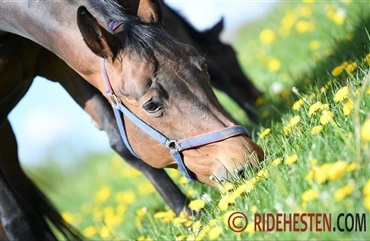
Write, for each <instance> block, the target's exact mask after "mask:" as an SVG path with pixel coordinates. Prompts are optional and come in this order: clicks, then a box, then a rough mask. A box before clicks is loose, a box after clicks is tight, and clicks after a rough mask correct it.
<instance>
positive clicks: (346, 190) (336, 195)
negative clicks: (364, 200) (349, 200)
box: [334, 184, 354, 201]
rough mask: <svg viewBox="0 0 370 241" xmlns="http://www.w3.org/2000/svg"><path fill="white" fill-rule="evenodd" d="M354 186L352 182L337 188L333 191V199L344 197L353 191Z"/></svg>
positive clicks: (337, 199)
mask: <svg viewBox="0 0 370 241" xmlns="http://www.w3.org/2000/svg"><path fill="white" fill-rule="evenodd" d="M353 189H354V186H353V185H352V184H348V185H346V186H344V187H341V188H339V189H338V190H337V191H336V192H335V193H334V199H335V200H336V201H340V200H343V199H344V198H345V197H347V196H348V195H350V194H351V193H352V192H353Z"/></svg>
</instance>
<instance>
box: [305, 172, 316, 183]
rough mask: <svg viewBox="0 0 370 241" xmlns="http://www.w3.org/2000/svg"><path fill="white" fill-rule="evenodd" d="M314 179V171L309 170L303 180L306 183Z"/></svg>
mask: <svg viewBox="0 0 370 241" xmlns="http://www.w3.org/2000/svg"><path fill="white" fill-rule="evenodd" d="M314 177H315V171H314V170H310V171H309V172H308V174H307V175H306V177H305V179H306V181H312V180H313V178H314Z"/></svg>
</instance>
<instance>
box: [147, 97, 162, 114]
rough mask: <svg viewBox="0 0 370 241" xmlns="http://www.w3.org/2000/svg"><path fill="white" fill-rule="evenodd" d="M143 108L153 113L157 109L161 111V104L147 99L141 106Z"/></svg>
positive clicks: (156, 111)
mask: <svg viewBox="0 0 370 241" xmlns="http://www.w3.org/2000/svg"><path fill="white" fill-rule="evenodd" d="M143 108H144V109H145V110H146V111H147V112H148V113H150V114H155V113H158V112H159V111H161V110H162V109H163V107H162V105H160V104H158V103H156V102H155V101H153V100H149V101H148V102H146V103H145V104H144V106H143Z"/></svg>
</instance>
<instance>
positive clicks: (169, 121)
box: [77, 0, 263, 186]
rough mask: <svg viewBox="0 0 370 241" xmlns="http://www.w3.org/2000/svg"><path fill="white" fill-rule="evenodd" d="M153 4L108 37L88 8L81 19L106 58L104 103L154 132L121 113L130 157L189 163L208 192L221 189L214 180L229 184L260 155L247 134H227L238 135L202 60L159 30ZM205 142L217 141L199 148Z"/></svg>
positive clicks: (82, 28)
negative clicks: (162, 139) (150, 131)
mask: <svg viewBox="0 0 370 241" xmlns="http://www.w3.org/2000/svg"><path fill="white" fill-rule="evenodd" d="M148 2H150V4H146V5H145V6H144V5H143V7H140V6H139V10H138V14H137V15H138V16H125V17H124V18H123V19H112V20H114V22H117V21H119V24H117V25H116V26H114V27H110V31H107V30H106V29H105V28H104V27H102V26H101V25H99V23H98V21H97V20H96V19H95V18H94V17H93V16H92V15H91V14H90V13H89V12H88V11H87V9H86V8H85V7H80V8H79V9H78V13H77V20H78V26H79V29H80V31H81V34H82V36H83V38H84V40H85V42H86V44H87V46H88V47H89V48H90V49H91V51H92V52H93V53H95V54H96V55H98V56H99V57H101V58H102V59H104V61H102V62H103V64H102V68H103V72H104V73H106V75H107V76H106V78H107V79H109V80H108V84H107V89H108V94H106V97H107V98H108V99H110V100H111V102H112V104H113V106H116V107H117V106H118V107H117V108H119V109H121V110H122V108H125V109H126V108H127V110H128V111H129V112H130V113H132V115H133V116H135V117H136V119H138V121H139V122H143V123H144V125H145V124H146V125H147V126H149V127H144V128H143V127H141V126H140V125H138V124H137V123H135V122H136V121H135V120H136V119H132V118H129V117H127V115H124V126H123V128H124V132H125V133H126V134H127V139H128V143H129V145H130V146H131V148H132V151H133V152H134V153H135V154H136V155H137V156H139V157H140V158H141V159H142V160H144V161H145V162H147V163H148V164H150V165H151V166H153V167H155V168H164V167H175V168H179V167H180V169H181V165H184V166H185V168H186V169H187V171H189V172H190V173H191V174H190V175H191V176H192V177H194V178H195V179H197V180H199V181H200V182H203V183H206V184H208V185H210V186H216V183H215V181H214V180H215V179H217V180H220V181H223V180H227V179H228V178H229V176H228V174H229V173H231V174H234V173H237V172H240V171H242V170H244V169H245V168H250V167H252V168H257V167H258V162H259V161H261V160H263V151H262V149H261V148H260V147H259V146H258V145H257V144H256V143H255V142H253V141H252V140H251V139H250V137H249V136H247V135H245V133H244V132H238V133H236V134H235V133H234V134H233V135H229V136H225V135H226V134H224V132H227V131H229V130H230V129H232V130H233V128H234V127H235V121H234V120H233V119H232V118H231V117H230V116H229V115H228V114H227V113H226V112H225V111H224V109H223V108H222V107H221V105H220V104H219V102H218V100H217V98H216V96H215V95H214V93H213V91H212V88H211V85H210V77H209V75H208V71H207V65H206V62H205V59H204V58H202V57H200V56H199V55H198V53H197V52H196V51H195V49H194V48H192V47H191V46H189V45H185V44H181V43H178V42H176V41H175V40H174V39H173V38H172V37H170V36H169V35H168V34H167V33H166V32H164V31H163V30H162V29H161V28H160V27H158V26H157V25H159V24H160V21H161V17H160V9H159V8H158V7H157V6H158V5H157V4H155V2H154V3H153V1H144V0H142V1H141V2H140V4H145V3H148ZM102 81H103V80H102ZM112 96H113V97H114V98H112ZM122 106H123V107H122ZM121 107H122V108H121ZM129 115H130V114H129ZM148 128H149V129H153V130H154V131H156V132H157V133H159V134H158V135H160V136H162V137H163V138H164V139H165V141H163V142H166V144H164V143H161V141H160V140H161V139H160V138H159V139H160V140H158V139H156V138H155V136H156V135H157V134H148V132H147V131H145V129H148ZM143 129H144V130H143ZM225 130H226V131H225ZM214 133H216V135H213V134H214ZM153 136H154V137H153ZM220 136H221V137H220ZM193 137H196V138H193ZM204 137H205V138H213V139H212V140H207V141H204V142H203V143H200V144H199V143H198V144H197V145H196V144H194V142H196V143H197V142H200V140H202V139H204ZM166 138H168V139H166ZM191 139H195V141H193V142H191V144H189V145H190V147H188V148H183V149H182V150H180V146H181V145H185V144H184V143H185V142H189V143H190V141H189V140H191ZM166 140H169V141H168V143H167V141H166ZM172 140H181V141H178V142H177V141H172ZM189 145H188V146H189ZM175 149H176V150H175ZM176 151H177V152H176ZM174 152H176V153H175V154H174ZM176 155H177V156H180V158H181V159H182V161H183V164H181V163H180V164H179V162H177V161H176V160H177V159H176V157H177V156H176Z"/></svg>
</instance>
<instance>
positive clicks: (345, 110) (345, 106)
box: [342, 99, 354, 116]
mask: <svg viewBox="0 0 370 241" xmlns="http://www.w3.org/2000/svg"><path fill="white" fill-rule="evenodd" d="M353 107H354V105H353V101H352V100H351V99H349V100H348V101H347V102H346V103H344V104H343V107H342V111H343V114H344V115H345V116H347V115H349V114H351V112H352V110H353Z"/></svg>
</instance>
